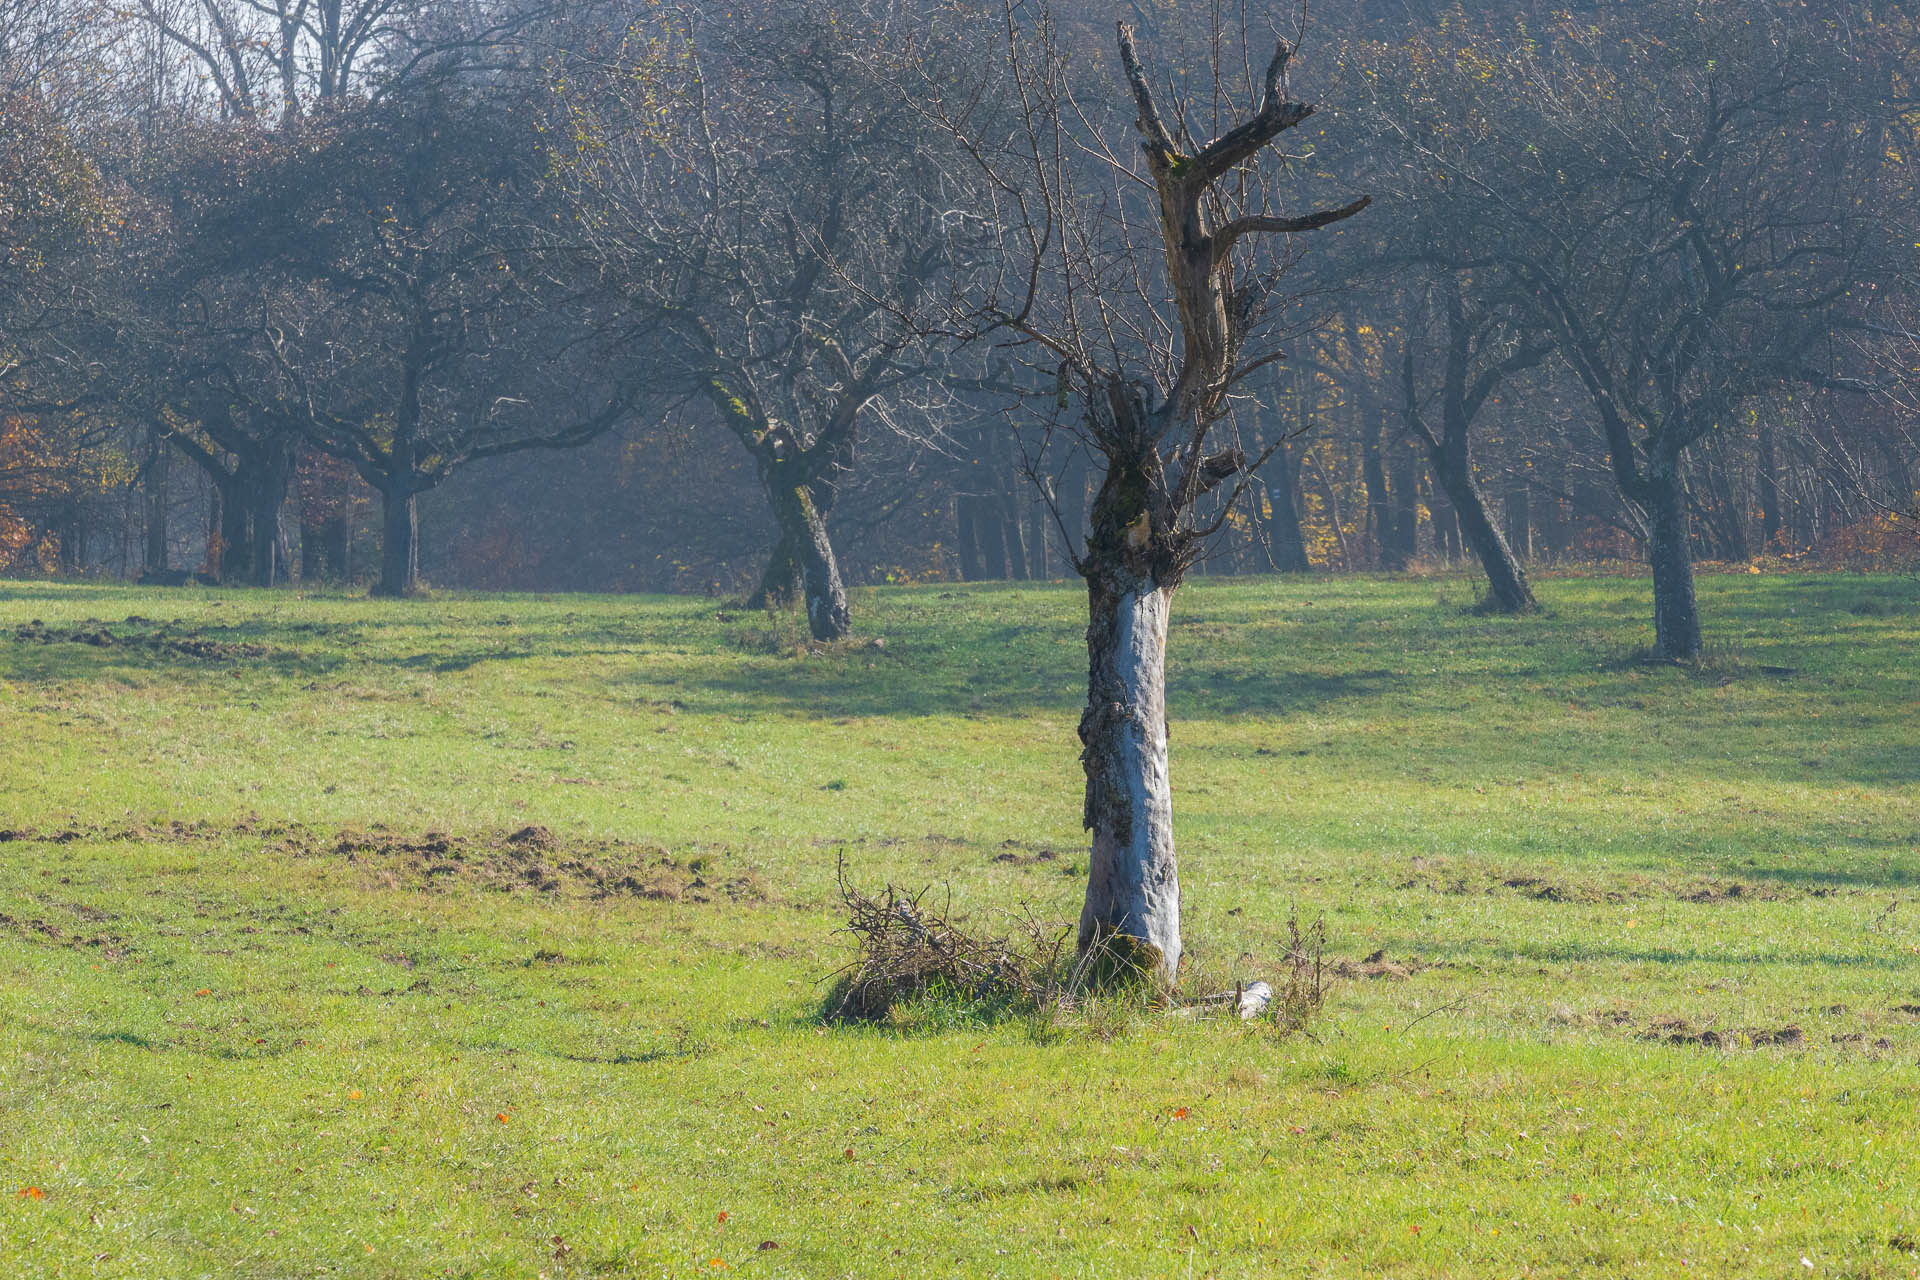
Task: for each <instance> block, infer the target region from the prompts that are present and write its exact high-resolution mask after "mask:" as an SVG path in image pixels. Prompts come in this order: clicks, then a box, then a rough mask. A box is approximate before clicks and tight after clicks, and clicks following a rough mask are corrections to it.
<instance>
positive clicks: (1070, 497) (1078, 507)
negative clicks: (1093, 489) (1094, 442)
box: [1054, 448, 1087, 564]
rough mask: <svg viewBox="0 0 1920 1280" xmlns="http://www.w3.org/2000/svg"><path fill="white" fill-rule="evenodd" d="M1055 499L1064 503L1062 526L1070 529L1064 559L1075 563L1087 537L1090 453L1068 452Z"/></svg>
mask: <svg viewBox="0 0 1920 1280" xmlns="http://www.w3.org/2000/svg"><path fill="white" fill-rule="evenodd" d="M1054 500H1055V501H1056V502H1058V503H1059V504H1060V527H1061V528H1062V529H1065V530H1066V539H1067V543H1066V545H1065V546H1064V547H1062V548H1061V549H1060V554H1061V558H1062V559H1064V560H1066V561H1067V562H1068V563H1069V564H1071V563H1072V561H1073V557H1075V556H1076V555H1079V554H1080V551H1081V548H1082V547H1084V546H1085V545H1086V540H1087V455H1086V453H1085V452H1084V451H1082V450H1081V449H1078V448H1075V449H1073V450H1072V451H1070V452H1069V453H1068V455H1067V458H1066V463H1065V465H1064V466H1063V467H1061V469H1060V479H1059V482H1058V484H1057V486H1056V487H1055V489H1054Z"/></svg>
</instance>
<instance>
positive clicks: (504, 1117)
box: [493, 1111, 507, 1124]
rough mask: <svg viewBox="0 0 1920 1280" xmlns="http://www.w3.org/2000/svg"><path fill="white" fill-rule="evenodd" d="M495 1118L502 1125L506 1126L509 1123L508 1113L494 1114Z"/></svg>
mask: <svg viewBox="0 0 1920 1280" xmlns="http://www.w3.org/2000/svg"><path fill="white" fill-rule="evenodd" d="M493 1118H494V1119H495V1120H498V1121H499V1122H500V1123H501V1124H505V1123H506V1122H507V1113H506V1112H504V1111H496V1112H494V1113H493Z"/></svg>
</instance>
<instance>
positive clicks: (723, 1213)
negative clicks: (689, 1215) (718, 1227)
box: [713, 1209, 727, 1222]
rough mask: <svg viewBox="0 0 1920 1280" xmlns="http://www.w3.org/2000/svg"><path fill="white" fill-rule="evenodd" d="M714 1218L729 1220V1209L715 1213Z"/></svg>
mask: <svg viewBox="0 0 1920 1280" xmlns="http://www.w3.org/2000/svg"><path fill="white" fill-rule="evenodd" d="M713 1220H714V1221H715V1222H725V1221H726V1220H727V1211H726V1210H725V1209H722V1210H721V1211H720V1212H718V1213H716V1214H714V1215H713Z"/></svg>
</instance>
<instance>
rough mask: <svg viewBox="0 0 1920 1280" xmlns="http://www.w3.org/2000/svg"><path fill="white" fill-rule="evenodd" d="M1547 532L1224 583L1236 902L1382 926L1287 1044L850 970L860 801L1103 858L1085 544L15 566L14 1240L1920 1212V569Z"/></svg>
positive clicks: (1832, 1229)
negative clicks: (371, 597)
mask: <svg viewBox="0 0 1920 1280" xmlns="http://www.w3.org/2000/svg"><path fill="white" fill-rule="evenodd" d="M1541 594H1542V596H1543V598H1544V599H1545V601H1546V603H1547V605H1548V611H1547V612H1546V613H1545V614H1544V615H1542V616H1535V617H1529V618H1523V619H1498V618H1482V617H1476V616H1473V615H1471V614H1470V613H1468V612H1467V611H1466V606H1467V605H1468V604H1470V603H1471V591H1470V588H1469V586H1468V584H1467V583H1465V582H1464V581H1461V580H1454V579H1435V580H1400V581H1382V580H1371V579H1338V580H1327V579H1314V580H1308V581H1291V582H1283V581H1276V580H1239V581H1224V580H1201V581H1198V582H1196V583H1194V584H1192V585H1191V586H1189V587H1188V588H1187V589H1184V590H1183V591H1182V593H1181V595H1180V597H1179V599H1178V601H1177V603H1176V606H1175V616H1176V620H1177V621H1176V634H1175V636H1174V639H1173V643H1172V670H1171V698H1170V705H1171V708H1172V712H1173V716H1174V725H1173V731H1172V742H1173V761H1174V773H1175V786H1176V801H1175V803H1176V820H1177V824H1178V829H1179V835H1180V842H1181V853H1182V871H1183V879H1184V883H1185V888H1186V894H1185V911H1186V924H1187V931H1188V935H1189V945H1190V948H1191V951H1192V954H1193V955H1194V957H1195V959H1196V961H1197V962H1199V963H1203V964H1205V965H1206V966H1207V968H1208V969H1209V971H1212V972H1217V973H1220V974H1222V975H1235V974H1244V975H1245V976H1248V977H1252V976H1259V975H1261V974H1263V973H1264V974H1270V973H1272V972H1273V969H1274V965H1275V957H1276V955H1277V953H1278V952H1279V951H1280V950H1281V949H1282V948H1283V947H1284V938H1285V921H1286V919H1287V917H1288V915H1289V913H1296V912H1297V913H1298V914H1299V915H1300V917H1301V918H1302V919H1312V918H1314V917H1316V916H1324V918H1325V919H1326V921H1327V924H1328V928H1329V936H1330V950H1331V952H1333V953H1334V954H1335V955H1336V958H1338V959H1340V960H1343V961H1345V962H1346V972H1347V973H1348V974H1349V975H1350V976H1348V977H1345V978H1343V979H1341V980H1339V981H1337V982H1336V984H1335V986H1334V989H1333V992H1332V995H1331V997H1330V1001H1329V1005H1328V1009H1327V1013H1326V1016H1325V1018H1324V1020H1323V1021H1322V1022H1321V1023H1320V1024H1319V1025H1317V1026H1316V1027H1315V1028H1314V1029H1313V1033H1312V1035H1311V1036H1307V1037H1295V1038H1293V1039H1289V1040H1276V1039H1275V1038H1274V1037H1272V1036H1271V1035H1267V1034H1261V1033H1257V1032H1247V1031H1243V1030H1241V1029H1239V1028H1231V1029H1229V1028H1223V1027H1221V1026H1219V1025H1217V1024H1201V1025H1193V1024H1189V1023H1182V1022H1177V1021H1172V1020H1167V1021H1160V1020H1152V1019H1148V1020H1136V1021H1134V1022H1132V1023H1131V1024H1129V1025H1127V1026H1124V1027H1122V1028H1120V1029H1119V1031H1118V1033H1117V1034H1114V1033H1113V1032H1114V1028H1112V1027H1110V1026H1102V1027H1100V1028H1089V1029H1088V1030H1087V1032H1086V1033H1085V1034H1071V1033H1070V1034H1068V1035H1067V1036H1065V1037H1064V1038H1055V1037H1052V1036H1036V1035H1034V1034H1033V1033H1032V1028H1031V1027H1030V1026H1028V1025H1025V1024H1023V1023H1021V1022H1019V1021H1005V1022H1003V1021H995V1020H992V1019H979V1020H975V1021H970V1020H969V1018H968V1017H967V1016H966V1011H965V1010H964V1009H963V1008H955V1009H944V1008H943V1009H940V1010H935V1011H930V1012H929V1015H928V1016H927V1017H924V1018H921V1019H918V1020H916V1021H913V1022H911V1023H910V1024H909V1025H907V1026H905V1027H903V1028H900V1029H894V1030H875V1029H864V1030H863V1029H851V1028H843V1027H827V1026H824V1025H822V1024H821V1023H820V1021H819V1020H818V1018H817V1017H816V1014H817V1011H818V1007H819V1002H820V998H821V996H822V994H823V991H824V988H823V986H822V985H821V984H820V981H819V980H820V979H821V977H822V976H823V975H825V974H827V973H828V972H830V971H831V970H833V969H834V968H835V967H837V966H838V965H839V964H840V963H841V962H842V960H843V958H844V951H843V948H844V941H843V940H842V939H839V938H837V937H835V936H834V934H833V930H834V928H835V927H836V926H837V924H838V923H839V918H838V917H837V915H836V912H835V905H836V898H835V895H834V891H833V876H834V866H835V862H836V859H837V858H838V857H840V856H841V855H844V856H845V857H846V859H847V863H848V867H849V869H850V871H851V873H852V874H853V875H855V876H856V877H858V878H859V879H860V880H861V881H862V882H863V883H866V884H868V885H870V886H877V885H878V884H879V883H880V882H882V881H885V880H888V879H892V880H895V881H898V882H901V883H906V884H913V885H919V884H924V883H929V882H942V883H946V884H950V885H951V887H952V894H953V900H954V903H955V905H956V907H958V908H959V909H961V910H963V911H970V912H973V913H975V914H976V915H978V916H980V917H982V918H987V917H989V916H990V915H991V913H993V912H995V911H997V910H1000V909H1002V908H1006V907H1010V906H1012V905H1013V904H1015V903H1017V902H1023V901H1024V902H1029V903H1032V904H1035V905H1036V906H1037V907H1038V908H1039V909H1041V910H1042V911H1044V912H1048V913H1051V914H1053V915H1055V916H1057V917H1059V918H1060V919H1062V920H1063V921H1064V920H1066V919H1068V918H1070V917H1071V916H1072V915H1073V914H1074V913H1075V912H1076V911H1077V907H1078V899H1079V892H1080V887H1081V878H1082V876H1083V875H1084V868H1085V854H1084V846H1083V841H1082V836H1081V833H1080V830H1079V816H1080V815H1079V810H1080V795H1079V786H1078V763H1077V759H1076V749H1077V743H1076V741H1075V737H1074V725H1075V723H1076V721H1077V718H1078V714H1079V696H1080V684H1079V681H1080V678H1081V675H1082V664H1083V661H1084V655H1083V651H1082V649H1081V647H1080V634H1079V632H1080V628H1081V626H1082V625H1083V619H1084V604H1083V600H1082V597H1081V596H1080V595H1079V594H1078V593H1077V592H1076V591H1075V590H1074V589H1072V588H1070V587H1068V586H1064V585H1061V586H1054V587H1042V586H1035V587H1024V586H1005V587H981V586H976V585H970V586H966V587H927V588H913V589H897V590H885V591H877V592H873V593H868V594H863V595H860V596H858V597H857V598H856V607H857V616H858V619H859V626H860V634H859V637H858V638H856V639H855V640H854V641H853V642H851V643H849V644H847V645H845V646H842V647H836V648H833V649H830V650H827V651H825V652H812V651H810V650H809V649H808V648H807V647H806V646H805V644H804V643H803V635H802V633H801V631H800V629H799V628H798V627H796V626H795V625H794V623H793V622H792V621H791V620H790V619H777V618H776V619H769V618H768V617H766V616H765V615H762V614H753V613H739V612H736V611H733V610H729V609H727V608H725V607H723V606H721V605H719V604H717V603H715V602H713V601H705V600H692V599H644V600H636V599H630V598H629V599H614V598H593V597H574V596H569V597H554V598H543V597H527V596H513V597H504V596H501V597H495V596H484V597H483V596H456V597H451V598H446V599H436V600H431V601H425V602H410V603H393V602H378V601H367V600H362V599H349V598H343V597H337V596H314V597H309V598H301V597H298V596H295V595H293V594H290V593H270V594H261V593H244V592H204V591H184V592H165V591H137V590H131V589H120V588H95V587H57V586H43V585H28V584H10V585H0V830H4V831H7V832H10V833H13V834H14V835H15V836H16V837H17V838H15V839H11V840H8V841H6V842H4V843H0V1109H3V1114H0V1177H3V1178H4V1179H5V1180H6V1181H5V1185H4V1186H0V1192H4V1196H5V1200H6V1204H5V1209H4V1217H3V1218H0V1272H4V1273H5V1274H9V1275H13V1274H17V1275H68V1276H82V1275H85V1276H94V1275H100V1276H140V1277H149V1276H203V1275H204V1276H231V1275H244V1276H280V1275H287V1276H291V1275H296V1274H297V1275H314V1274H320V1273H323V1272H324V1273H326V1274H335V1275H352V1276H409V1277H411V1276H423V1275H455V1276H534V1275H537V1274H539V1273H540V1272H542V1271H544V1272H546V1273H547V1274H548V1275H549V1276H551V1277H554V1278H556V1280H557V1278H558V1277H561V1276H586V1275H636V1276H641V1275H655V1274H663V1275H687V1274H696V1273H697V1274H708V1275H711V1274H714V1273H716V1272H719V1271H721V1270H723V1269H726V1270H736V1271H741V1272H745V1273H749V1274H760V1275H769V1276H781V1275H786V1276H808V1277H817V1276H840V1275H846V1276H861V1277H867V1276H882V1275H893V1274H900V1275H968V1276H976V1275H977V1276H989V1275H1006V1276H1029V1275H1031V1276H1051V1275H1062V1276H1120V1275H1167V1276H1176V1277H1179V1276H1187V1275H1193V1276H1201V1275H1209V1274H1211V1275H1220V1276H1248V1275H1265V1274H1299V1275H1323V1274H1333V1275H1352V1276H1377V1275H1383V1274H1406V1275H1417V1274H1450V1275H1456V1276H1479V1275H1490V1274H1491V1275H1515V1274H1540V1275H1567V1274H1575V1273H1585V1274H1594V1275H1615V1274H1621V1273H1624V1272H1629V1271H1637V1272H1643V1273H1646V1274H1661V1275H1666V1274H1680V1273H1681V1271H1682V1268H1681V1262H1682V1260H1684V1261H1685V1263H1686V1264H1687V1265H1686V1268H1685V1273H1686V1274H1706V1275H1729V1276H1735V1275H1737V1276H1748V1275H1784V1274H1846V1275H1866V1276H1879V1275H1887V1276H1893V1275H1912V1274H1915V1273H1916V1270H1920V1259H1916V1258H1915V1257H1914V1256H1913V1254H1912V1253H1911V1249H1912V1248H1913V1243H1912V1242H1914V1241H1917V1240H1920V1203H1917V1202H1916V1183H1915V1179H1914V1175H1913V1172H1912V1170H1913V1166H1914V1163H1915V1156H1916V1153H1920V1142H1916V1137H1917V1136H1920V1134H1917V1132H1916V1131H1917V1130H1920V1014H1917V1013H1916V1012H1913V1010H1920V902H1916V901H1914V898H1915V880H1916V877H1917V876H1920V786H1917V783H1920V730H1917V729H1916V728H1915V726H1916V724H1920V715H1916V712H1920V659H1916V658H1915V656H1914V655H1915V652H1916V641H1917V640H1920V584H1917V583H1916V582H1915V581H1914V580H1912V579H1910V578H1908V579H1902V578H1862V577H1841V576H1804V577H1769V576H1758V577H1752V576H1744V575H1743V576H1735V577H1709V578H1705V579H1703V582H1702V598H1703V608H1704V611H1705V617H1706V619H1707V623H1708V629H1709V639H1710V642H1711V643H1712V644H1714V645H1715V646H1716V647H1715V648H1714V650H1713V652H1712V654H1711V658H1712V660H1711V661H1709V662H1708V663H1706V664H1704V665H1703V667H1702V668H1701V669H1699V670H1696V671H1688V670H1680V669H1674V668H1665V667H1649V666H1644V665H1640V664H1638V663H1636V662H1634V661H1633V660H1632V656H1633V654H1634V651H1635V650H1636V648H1637V647H1639V646H1642V645H1644V644H1645V643H1646V642H1647V640H1648V634H1647V633H1648V626H1647V623H1646V618H1647V617H1648V614H1649V604H1648V600H1647V598H1646V591H1645V588H1644V586H1643V584H1641V583H1639V582H1637V581H1635V580H1632V579H1579V578H1564V579H1557V580H1550V581H1548V582H1545V583H1543V584H1542V587H1541ZM129 615H132V616H133V617H135V618H138V619H141V621H126V619H128V618H129ZM31 619H39V620H40V621H41V622H42V623H43V624H44V629H45V630H49V631H54V632H66V633H72V632H76V631H86V632H91V631H96V630H98V627H97V626H95V625H94V624H92V623H86V620H88V619H97V620H102V621H104V623H105V627H106V630H107V631H109V632H110V633H112V634H114V635H115V636H116V642H115V643H113V644H96V643H88V642H85V641H79V640H63V641H55V642H52V643H45V642H42V641H40V640H38V639H33V638H27V639H16V638H15V631H16V628H19V627H21V626H23V625H25V624H26V623H27V622H28V621H29V620H31ZM83 623H84V624H85V625H83ZM143 637H157V638H158V642H156V643H137V644H129V643H125V641H126V640H128V639H139V638H143ZM169 638H172V639H180V638H186V639H190V640H193V641H195V642H208V643H212V644H215V645H223V644H224V645H233V644H245V645H263V646H265V647H266V648H267V649H268V651H269V652H268V655H267V656H266V657H264V658H229V657H221V656H218V653H217V651H216V653H215V656H211V657H206V656H193V655H192V653H190V652H189V651H188V650H187V649H185V648H181V647H178V646H176V647H172V648H170V647H168V645H167V643H166V641H167V640H168V639H169ZM875 641H883V642H884V643H883V644H876V643H875ZM175 823H178V824H180V825H179V826H178V827H175V826H173V825H171V824H175ZM530 826H537V827H543V828H546V829H548V830H549V831H550V832H551V833H552V836H553V840H552V842H551V844H550V845H549V844H547V843H545V837H544V835H536V836H535V837H529V838H527V839H524V840H522V841H521V842H520V843H517V844H516V843H515V842H514V840H513V838H512V837H513V836H514V833H516V832H520V831H522V830H523V829H524V828H527V827H530ZM430 833H437V835H430ZM436 849H442V851H439V852H435V851H434V850H436ZM623 876H624V877H626V878H627V879H626V881H625V882H623V881H622V880H621V877H623ZM1376 952H1383V953H1384V955H1383V956H1382V957H1381V959H1380V960H1378V961H1376V962H1374V963H1372V964H1366V963H1363V962H1364V960H1365V959H1366V958H1367V957H1369V956H1371V955H1373V954H1374V953H1376ZM1369 975H1373V976H1369ZM1903 1006H1904V1007H1905V1008H1904V1009H1903ZM1183 1107H1184V1108H1186V1109H1187V1110H1186V1114H1185V1116H1184V1118H1179V1119H1176V1118H1174V1113H1175V1112H1176V1110H1178V1109H1179V1108H1183ZM30 1188H31V1189H38V1190H39V1191H40V1192H41V1193H42V1194H41V1196H40V1197H38V1198H36V1197H35V1196H33V1195H31V1194H27V1195H22V1194H20V1193H21V1192H22V1191H25V1190H27V1189H30ZM722 1214H725V1218H724V1219H722V1218H721V1216H720V1215H722ZM763 1243H771V1244H773V1245H776V1246H777V1247H775V1248H766V1249H763V1248H761V1247H760V1246H761V1245H762V1244H763ZM1803 1258H1804V1259H1806V1263H1808V1264H1811V1270H1809V1267H1808V1265H1806V1264H1803V1262H1802V1259H1803Z"/></svg>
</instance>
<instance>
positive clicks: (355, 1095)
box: [347, 1089, 360, 1101]
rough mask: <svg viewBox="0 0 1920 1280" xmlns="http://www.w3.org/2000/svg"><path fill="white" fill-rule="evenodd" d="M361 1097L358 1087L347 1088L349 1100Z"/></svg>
mask: <svg viewBox="0 0 1920 1280" xmlns="http://www.w3.org/2000/svg"><path fill="white" fill-rule="evenodd" d="M359 1097H360V1091H359V1090H358V1089H349V1090H347V1098H348V1100H349V1101H354V1100H357V1099H358V1098H359Z"/></svg>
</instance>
